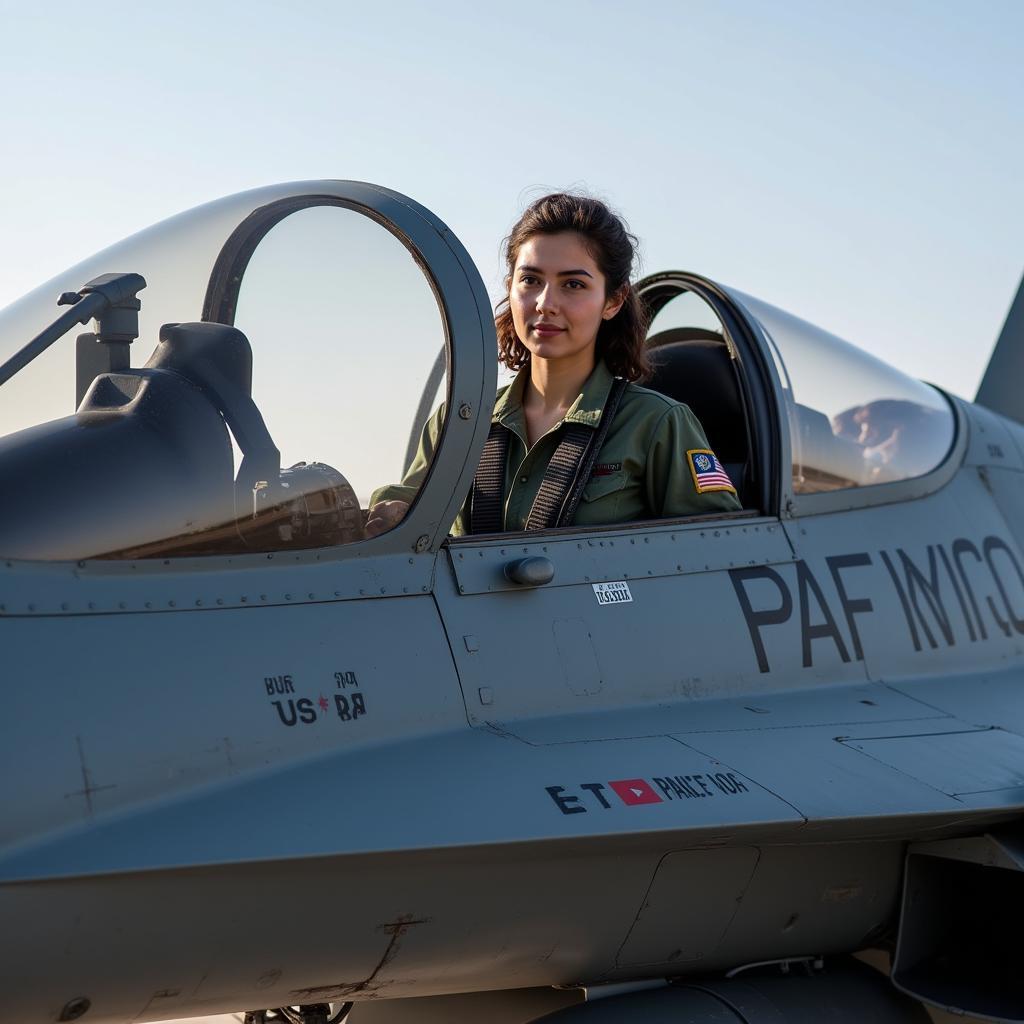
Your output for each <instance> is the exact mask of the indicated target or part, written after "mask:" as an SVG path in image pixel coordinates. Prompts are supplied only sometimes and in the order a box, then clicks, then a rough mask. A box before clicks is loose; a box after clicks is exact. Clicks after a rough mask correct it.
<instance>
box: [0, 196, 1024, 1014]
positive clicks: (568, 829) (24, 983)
mask: <svg viewBox="0 0 1024 1024" xmlns="http://www.w3.org/2000/svg"><path fill="white" fill-rule="evenodd" d="M640 290H641V293H642V297H643V299H644V301H645V302H646V303H647V305H648V307H649V310H650V312H651V314H652V326H651V332H650V337H649V345H650V348H651V355H652V360H653V362H654V364H655V371H654V375H653V377H652V379H651V380H650V381H649V382H648V384H647V386H648V387H651V388H653V389H655V390H658V391H662V392H664V393H665V394H667V395H669V396H671V397H673V398H675V399H678V400H680V401H683V402H686V403H687V404H689V405H690V406H691V407H692V408H693V410H694V411H695V412H696V414H697V415H698V417H699V418H700V419H701V421H702V423H703V424H704V426H705V428H706V430H707V433H708V437H709V441H710V445H711V450H710V451H708V452H706V453H683V452H680V453H679V457H680V458H686V457H688V456H689V455H691V454H694V459H693V465H692V472H693V473H694V474H695V478H696V477H699V475H700V474H702V473H711V474H719V473H721V474H727V475H728V478H729V480H730V481H731V482H732V483H733V484H734V486H735V487H736V490H737V491H738V494H739V497H740V499H741V502H742V506H743V508H742V511H738V512H731V513H724V514H716V515H709V516H700V517H695V518H683V519H671V520H654V521H644V522H630V523H623V524H619V525H615V526H605V527H600V528H592V527H591V528H581V527H578V526H574V525H568V526H561V527H557V528H551V529H542V530H537V531H530V532H523V533H492V534H480V533H470V534H469V535H466V536H460V537H451V536H449V530H450V528H451V526H452V523H453V521H454V520H455V518H456V514H457V513H458V511H459V509H460V507H461V506H462V504H463V502H464V500H465V498H466V495H467V493H468V492H469V490H470V486H471V482H472V480H473V477H474V473H475V470H476V467H477V464H478V462H479V459H480V453H481V451H482V448H483V445H484V440H485V438H486V436H487V433H488V429H489V425H490V416H491V409H492V406H493V401H494V394H495V389H496V382H497V360H496V352H495V335H494V327H493V320H492V312H491V308H490V303H489V301H488V296H487V293H486V290H485V288H484V286H483V284H482V282H481V278H480V274H479V272H478V271H477V269H476V268H475V266H474V265H473V262H472V260H471V259H470V257H469V256H468V254H467V253H466V251H465V249H464V248H463V247H462V245H461V244H460V243H459V241H458V240H457V239H456V238H455V236H454V235H453V234H452V232H451V231H450V230H449V229H448V228H447V227H446V226H445V225H444V224H443V223H442V222H441V221H440V220H439V219H438V218H437V217H436V216H435V215H434V214H433V213H432V212H430V211H429V210H427V209H425V208H423V207H422V206H420V205H418V204H417V203H416V202H414V201H413V200H411V199H408V198H406V197H404V196H401V195H398V194H396V193H395V192H391V191H389V190H387V189H384V188H380V187H377V186H374V185H369V184H362V183H354V182H346V181H307V182H299V183H292V184H286V185H281V186H275V187H270V188H264V189H259V190H256V191H250V192H245V193H242V194H239V195H235V196H231V197H228V198H226V199H222V200H219V201H217V202H213V203H210V204H208V205H205V206H202V207H199V208H197V209H195V210H192V211H190V212H188V213H185V214H182V215H180V216H178V217H174V218H172V219H170V220H168V221H165V222H163V223H161V224H158V225H156V226H155V227H153V228H151V229H149V230H147V231H144V232H142V233H141V234H139V235H136V236H134V237H132V238H130V239H128V240H127V241H125V242H123V243H120V244H118V245H116V246H114V247H112V248H110V249H107V250H105V251H103V252H101V253H99V254H98V255H96V256H95V257H92V258H91V259H89V260H87V261H86V262H84V263H82V264H80V265H79V266H77V267H74V268H72V269H70V270H69V271H67V272H66V273H64V274H62V275H60V276H59V277H58V278H57V279H55V280H54V281H52V282H50V283H48V284H46V285H44V286H43V287H42V288H40V289H38V290H36V291H35V292H33V293H31V294H29V295H28V296H26V297H25V298H24V299H22V300H20V301H19V302H17V303H15V304H14V305H13V306H11V307H9V308H8V309H7V310H5V311H4V312H3V313H2V314H0V361H2V365H0V381H2V383H0V495H2V499H0V555H2V556H3V557H2V559H0V650H2V652H3V681H2V687H3V707H4V715H3V720H2V726H0V728H2V740H3V743H2V749H3V751H4V761H3V768H4V770H3V772H2V775H0V780H2V781H0V786H2V804H0V806H2V807H3V814H2V816H0V922H2V923H3V927H2V928H0V1015H2V1016H3V1018H4V1019H5V1020H10V1021H17V1022H19V1024H42V1022H50V1021H73V1020H81V1021H84V1022H85V1024H114V1022H117V1024H127V1022H140V1021H152V1020H162V1019H167V1018H171V1017H179V1018H180V1017H190V1016H202V1015H210V1014H220V1013H229V1012H238V1013H245V1014H247V1015H248V1019H249V1020H250V1021H252V1022H260V1021H270V1020H289V1021H296V1022H298V1021H301V1022H304V1024H317V1022H319V1024H323V1022H325V1021H328V1020H330V1021H333V1022H335V1024H339V1022H340V1021H342V1020H348V1021H350V1022H353V1024H374V1022H376V1024H384V1022H398V1021H408V1022H429V1021H446V1022H454V1024H459V1022H463V1021H474V1022H483V1021H487V1022H497V1024H501V1022H508V1024H513V1022H514V1024H525V1022H526V1021H534V1020H541V1019H543V1020H545V1021H552V1022H560V1024H572V1022H577V1021H578V1022H581V1024H598V1022H601V1021H644V1022H650V1024H662V1022H669V1021H688V1022H692V1024H739V1022H746V1024H767V1022H773V1024H811V1022H819V1021H823V1020H828V1021H831V1022H834V1024H853V1022H857V1024H862V1022H864V1021H873V1022H893V1024H904V1022H913V1021H921V1020H926V1019H927V1015H926V1011H925V1009H924V1006H925V1005H928V1006H932V1007H944V1008H946V1009H952V1010H953V1011H954V1012H956V1013H967V1014H971V1015H974V1016H978V1017H982V1018H985V1019H989V1020H1000V1021H1021V1020H1024V982H1022V981H1021V974H1020V969H1019V964H1020V959H1021V953H1022V949H1024V947H1022V940H1021V938H1020V929H1019V922H1020V919H1021V916H1022V915H1021V912H1022V910H1024V874H1022V867H1024V837H1022V833H1021V825H1020V823H1021V815H1022V812H1024V700H1022V697H1021V692H1022V689H1021V688H1022V686H1024V571H1022V563H1024V426H1021V422H1020V421H1021V420H1022V419H1024V398H1022V394H1024V392H1022V390H1021V387H1020V383H1019V382H1020V380H1021V374H1020V372H1019V369H1020V360H1021V358H1022V352H1024V344H1022V342H1024V337H1022V335H1024V291H1022V292H1021V293H1019V294H1018V296H1017V299H1016V302H1015V304H1014V306H1013V307H1012V309H1011V313H1010V316H1009V318H1008V320H1007V324H1006V327H1005V329H1004V333H1003V336H1002V338H1001V340H1000V342H999V344H998V346H997V349H996V353H995V357H994V359H993V362H992V364H991V368H990V370H989V372H988V375H987V376H986V378H985V381H984V383H983V385H982V388H981V392H980V394H979V401H978V402H977V403H974V404H971V403H969V402H966V401H964V400H962V399H960V398H957V397H955V396H952V395H948V394H945V393H943V392H942V391H941V390H939V389H937V388H934V387H931V386H928V385H926V384H924V383H921V382H919V381H916V380H913V379H911V378H909V377H906V376H905V375H903V374H902V373H900V372H897V371H896V370H894V369H892V368H891V367H888V366H886V365H885V364H884V363H883V362H881V361H879V360H878V359H876V358H874V357H872V356H869V355H867V354H866V353H864V352H863V351H861V350H859V349H857V348H856V347H854V346H853V345H850V344H848V343H846V342H844V341H842V340H840V339H838V338H836V337H835V336H833V335H831V334H828V333H827V332H825V331H823V330H820V329H818V328H816V327H814V326H812V325H810V324H808V323H806V322H804V321H803V320H800V319H798V318H796V317H794V316H791V315H789V314H787V313H784V312H782V311H780V310H779V309H776V308H774V307H773V306H771V305H770V304H768V303H766V302H763V301H761V300H758V299H755V298H752V297H751V296H749V295H747V294H744V293H742V292H740V291H737V290H735V289H734V288H731V287H727V286H725V285H723V284H720V283H716V282H713V281H711V280H708V279H707V278H705V277H703V276H701V275H699V274H695V273H688V272H675V271H673V272H665V273H659V274H655V275H653V276H652V277H649V278H647V279H645V280H644V281H643V282H641V284H640ZM58 303H59V305H58ZM83 328H85V329H84V330H83ZM77 331H81V333H78V334H77V337H74V338H73V335H75V333H76V332H77ZM435 410H440V411H439V412H438V413H437V415H438V416H439V417H441V422H442V424H443V426H442V429H441V432H440V437H439V441H438V443H437V445H436V448H435V450H433V451H432V453H430V454H431V461H430V465H429V468H428V470H427V472H426V473H425V474H424V475H423V478H422V484H421V485H420V487H419V490H418V492H417V494H416V497H415V500H414V501H413V503H412V507H411V509H410V511H409V513H408V515H407V516H406V517H405V519H403V520H402V521H401V522H400V523H399V524H398V525H396V526H395V527H394V528H393V529H391V530H389V531H388V532H385V533H383V534H381V535H379V536H375V537H367V536H366V533H365V529H364V524H365V516H366V509H367V508H368V506H369V504H370V503H371V502H372V495H373V492H374V490H375V489H376V488H378V487H380V486H381V485H384V484H389V483H394V482H395V481H397V480H399V479H401V477H402V474H403V473H404V471H405V469H406V467H407V466H408V465H409V462H410V460H411V459H412V457H413V454H414V453H415V451H416V447H417V442H418V439H419V437H420V434H421V431H422V429H423V425H424V423H425V422H426V420H427V418H428V417H429V416H431V415H432V414H433V413H434V411H435ZM701 454H704V455H705V456H706V458H705V462H706V464H705V463H701V462H698V461H697V459H696V456H697V455H701ZM621 485H622V472H621V467H615V466H605V465H601V464H597V465H595V466H594V468H593V471H592V473H591V475H590V476H589V477H588V479H587V481H586V488H585V489H584V491H583V492H582V500H583V501H587V500H588V498H590V499H592V498H593V497H595V496H598V495H606V494H607V493H609V492H610V491H613V490H614V489H615V488H616V486H621ZM857 957H859V959H858V958H857ZM865 958H867V959H872V958H873V959H874V962H875V963H876V964H879V963H880V964H881V966H882V967H883V968H886V969H885V970H879V969H876V967H874V966H868V965H867V964H865V963H864V962H863V960H864V959H865ZM890 966H891V971H890V970H888V968H889V967H890Z"/></svg>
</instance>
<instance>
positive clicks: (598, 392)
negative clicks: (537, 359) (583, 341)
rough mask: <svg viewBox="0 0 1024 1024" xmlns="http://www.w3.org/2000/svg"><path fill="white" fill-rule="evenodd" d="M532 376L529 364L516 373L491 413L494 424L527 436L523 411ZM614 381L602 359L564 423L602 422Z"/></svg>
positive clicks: (590, 424)
mask: <svg viewBox="0 0 1024 1024" xmlns="http://www.w3.org/2000/svg"><path fill="white" fill-rule="evenodd" d="M529 379H530V367H529V366H528V365H527V366H524V367H523V368H522V369H521V370H520V371H519V373H517V374H516V379H515V380H514V381H512V383H511V384H510V385H509V387H508V390H507V391H506V392H505V393H504V394H503V395H502V396H501V398H499V399H498V400H497V402H495V403H494V413H493V415H492V416H491V422H492V423H500V424H501V425H502V426H504V427H507V428H508V429H509V430H511V431H513V432H514V433H516V434H518V435H519V436H520V437H522V438H524V439H525V437H526V417H525V415H524V413H523V393H524V392H525V390H526V382H527V381H528V380H529ZM614 380H615V378H614V377H613V376H612V373H611V371H610V370H609V369H608V367H607V366H605V364H604V360H600V359H599V360H598V361H597V364H596V365H595V366H594V369H593V372H592V373H591V374H590V376H589V377H588V378H587V380H586V383H585V384H584V385H583V390H582V392H580V395H579V397H578V398H577V399H576V401H575V402H573V403H572V405H571V406H570V407H569V411H568V412H567V413H566V414H565V418H564V419H563V420H562V422H563V423H582V424H584V425H585V426H588V427H595V428H596V427H597V425H598V424H599V423H600V422H601V413H602V412H604V407H605V403H606V402H607V401H608V393H609V392H610V391H611V389H612V384H613V382H614Z"/></svg>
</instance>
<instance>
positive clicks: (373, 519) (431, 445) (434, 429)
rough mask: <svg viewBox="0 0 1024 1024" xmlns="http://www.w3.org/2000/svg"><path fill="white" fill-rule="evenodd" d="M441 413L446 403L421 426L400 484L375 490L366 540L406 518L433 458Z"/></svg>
mask: <svg viewBox="0 0 1024 1024" xmlns="http://www.w3.org/2000/svg"><path fill="white" fill-rule="evenodd" d="M444 410H445V403H444V402H442V403H441V404H440V405H439V406H438V407H437V409H436V410H435V411H434V414H433V415H432V416H431V417H430V419H429V420H427V422H426V423H425V424H424V425H423V430H422V431H421V433H420V443H419V447H418V448H417V449H416V454H415V455H414V456H413V460H412V462H411V463H410V464H409V468H408V469H407V470H406V471H405V476H403V477H402V482H401V483H400V484H387V485H386V486H384V487H378V488H377V490H375V491H374V492H373V494H371V495H370V514H369V517H368V519H367V523H366V532H367V535H368V536H371V537H374V536H376V535H377V534H378V533H383V532H384V531H385V530H390V529H391V528H392V527H393V526H397V525H398V524H399V523H400V522H401V521H402V519H404V518H405V513H406V512H408V511H409V506H410V505H411V504H412V503H413V499H414V498H415V497H416V495H417V494H418V493H419V489H420V487H421V486H422V484H423V481H424V480H425V479H426V476H427V470H428V469H429V468H430V463H431V461H432V460H433V458H434V452H435V450H436V449H437V439H438V437H440V436H441V425H442V424H443V423H444Z"/></svg>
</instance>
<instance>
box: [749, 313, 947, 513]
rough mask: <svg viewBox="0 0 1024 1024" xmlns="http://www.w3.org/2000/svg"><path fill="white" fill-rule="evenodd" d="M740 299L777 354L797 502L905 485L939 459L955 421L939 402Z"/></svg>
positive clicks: (817, 333)
mask: <svg viewBox="0 0 1024 1024" xmlns="http://www.w3.org/2000/svg"><path fill="white" fill-rule="evenodd" d="M738 298H739V299H740V301H741V302H742V303H743V305H744V306H745V307H746V309H747V310H748V311H749V312H750V313H752V314H753V316H754V317H756V318H757V320H758V321H759V323H760V324H761V327H762V328H763V330H764V331H765V333H766V334H767V336H768V338H769V341H770V343H771V344H772V345H773V346H774V348H775V350H776V355H777V364H778V365H780V369H781V376H782V378H783V386H784V395H785V399H786V411H787V414H788V419H789V431H790V439H791V442H792V448H793V489H794V491H795V492H796V493H797V494H814V493H817V492H821V491H834V490H840V489H843V488H850V487H868V486H872V485H874V484H883V483H892V482H894V481H897V480H906V479H909V478H911V477H917V476H922V475H924V474H925V473H928V472H930V471H931V470H933V469H935V468H936V467H937V466H938V465H939V463H941V462H942V461H943V460H944V459H945V457H946V455H947V454H948V453H949V451H950V448H951V446H952V444H953V438H954V433H955V421H954V418H953V412H952V410H951V409H950V406H949V403H948V402H947V401H946V399H945V398H944V397H943V396H942V394H940V393H939V392H938V391H936V390H935V389H934V388H932V387H930V386H928V385H927V384H923V383H921V382H920V381H916V380H914V379H913V378H911V377H907V376H905V375H903V374H902V373H900V372H899V371H898V370H895V369H893V368H892V367H891V366H888V365H886V364H885V363H883V362H882V361H881V360H880V359H876V358H875V357H874V356H871V355H869V354H868V353H866V352H864V351H862V350H860V349H858V348H856V347H855V346H853V345H851V344H849V343H848V342H846V341H843V340H842V339H841V338H837V337H836V336H835V335H833V334H829V333H828V332H827V331H823V330H820V329H819V328H817V327H814V326H813V325H812V324H809V323H807V322H806V321H803V320H800V319H798V318H797V317H794V316H791V315H790V314H788V313H784V312H783V311H782V310H779V309H776V308H775V307H773V306H770V305H768V304H767V303H765V302H761V301H760V300H758V299H754V298H751V297H749V296H746V295H738Z"/></svg>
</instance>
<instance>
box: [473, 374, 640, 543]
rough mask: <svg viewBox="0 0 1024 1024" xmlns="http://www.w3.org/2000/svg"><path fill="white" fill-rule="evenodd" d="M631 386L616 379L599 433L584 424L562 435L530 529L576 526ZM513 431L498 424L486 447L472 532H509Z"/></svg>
mask: <svg viewBox="0 0 1024 1024" xmlns="http://www.w3.org/2000/svg"><path fill="white" fill-rule="evenodd" d="M627 386H628V384H627V382H626V381H625V380H622V379H621V378H616V380H615V381H614V382H613V383H612V386H611V389H610V391H609V392H608V399H607V401H606V402H605V405H604V410H603V411H602V413H601V420H600V423H599V424H598V426H597V429H596V430H595V429H594V428H593V427H588V426H584V425H583V424H581V423H573V424H570V425H569V426H568V427H567V428H566V429H565V431H564V432H563V434H562V438H561V440H560V441H559V442H558V445H557V446H556V448H555V450H554V452H553V453H552V455H551V459H550V460H549V462H548V464H547V468H546V469H545V470H544V477H543V479H542V480H541V483H540V487H539V488H538V489H537V495H536V497H535V498H534V500H533V506H532V507H531V508H530V514H529V516H528V517H527V520H526V527H525V529H526V530H529V531H533V530H546V529H548V528H549V527H553V526H571V525H572V522H573V520H574V519H575V517H576V509H577V508H578V507H579V503H580V500H581V498H582V497H583V489H584V488H585V487H586V486H587V483H588V481H589V480H590V475H591V473H593V471H594V464H595V463H596V462H597V457H598V455H599V453H600V451H601V447H602V445H603V444H604V441H605V438H606V437H607V436H608V431H609V430H610V429H611V425H612V421H613V420H614V419H615V413H616V411H617V410H618V407H619V402H620V401H621V399H622V396H623V394H624V393H625V391H626V387H627ZM508 446H509V431H508V429H507V428H505V427H503V426H502V425H501V424H500V423H492V424H491V430H490V433H489V434H488V435H487V440H486V442H485V443H484V450H483V453H482V454H481V456H480V464H479V466H478V467H477V471H476V476H475V477H474V478H473V490H472V494H471V498H470V532H471V533H500V532H502V531H503V530H504V527H505V523H504V502H503V501H502V498H503V495H504V484H505V465H506V463H507V461H508Z"/></svg>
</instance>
